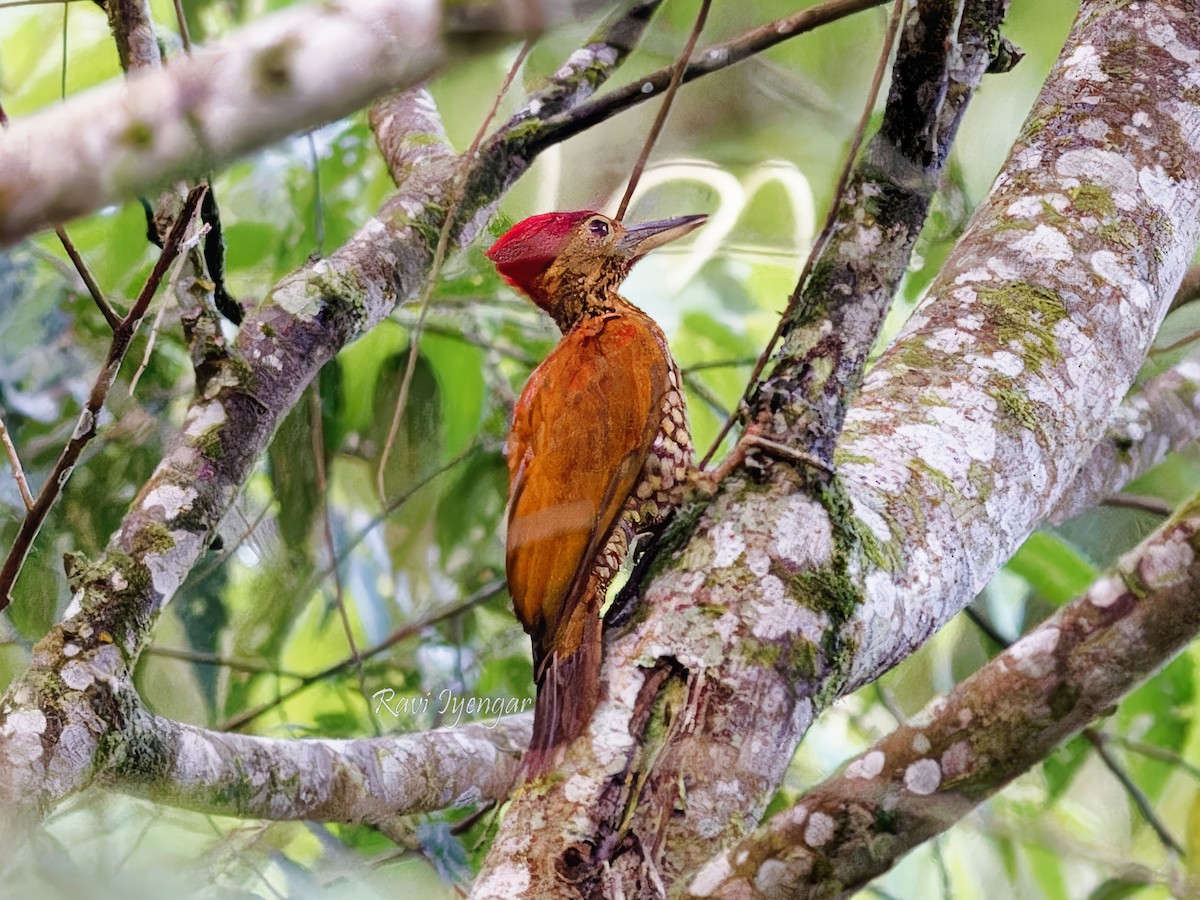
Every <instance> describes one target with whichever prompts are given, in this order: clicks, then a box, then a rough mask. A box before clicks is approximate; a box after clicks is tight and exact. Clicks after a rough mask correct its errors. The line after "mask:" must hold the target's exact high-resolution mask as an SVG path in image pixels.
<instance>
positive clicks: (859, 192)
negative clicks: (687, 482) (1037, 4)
mask: <svg viewBox="0 0 1200 900" xmlns="http://www.w3.org/2000/svg"><path fill="white" fill-rule="evenodd" d="M1007 10H1008V3H1007V2H990V3H985V4H966V3H963V2H962V0H960V2H958V3H957V4H946V3H942V2H940V0H923V2H919V3H918V4H917V6H916V9H915V12H914V13H913V14H910V15H909V17H908V18H907V20H906V23H905V26H904V34H903V37H902V39H901V43H900V47H899V49H898V51H897V54H896V62H895V65H894V70H893V72H894V74H893V77H892V86H891V91H890V93H889V95H888V100H887V107H886V109H885V111H884V117H883V122H882V124H881V126H880V129H879V133H878V134H876V135H875V137H874V138H873V139H872V140H871V142H870V144H869V145H868V148H867V151H866V154H865V156H864V158H863V159H862V161H861V162H860V163H859V165H858V166H857V167H856V169H855V171H854V174H853V176H852V178H851V180H850V183H849V185H848V187H847V190H846V192H845V194H844V195H843V198H842V201H841V208H840V209H839V210H838V212H837V217H836V225H835V227H834V229H833V231H832V233H831V234H830V236H829V239H828V241H827V242H826V243H825V244H824V246H823V247H822V248H821V251H820V256H819V258H818V259H817V260H816V262H815V263H814V264H813V266H812V269H811V276H810V277H809V278H808V280H807V281H806V282H805V283H803V284H801V285H798V286H797V290H796V293H794V294H793V296H792V298H791V299H790V301H789V303H788V309H787V311H786V312H785V313H784V316H783V319H782V321H781V322H780V327H779V332H778V333H779V334H780V335H781V336H783V337H784V338H785V343H784V345H783V347H782V349H781V351H780V352H779V354H778V356H777V358H776V360H775V368H774V371H773V372H772V373H771V375H770V377H769V378H768V379H767V380H766V381H765V382H764V383H763V384H762V385H760V386H752V387H757V390H756V391H755V393H754V394H753V395H752V396H751V397H750V398H749V400H750V404H751V415H752V418H753V419H754V420H755V421H757V423H758V425H759V426H760V427H761V428H762V429H764V430H765V431H766V432H767V435H768V436H769V437H774V438H775V439H776V440H779V441H783V442H792V443H795V444H796V445H797V446H800V447H803V448H804V449H806V450H808V451H809V452H810V453H813V454H814V455H815V456H816V457H817V458H818V459H820V460H822V462H824V463H825V464H826V465H828V466H832V463H833V448H834V443H835V442H836V440H837V437H838V435H839V434H840V433H841V428H842V422H843V420H844V418H845V415H846V410H847V409H848V408H849V405H850V402H851V400H852V399H853V398H854V396H855V394H856V393H857V392H858V386H859V384H860V383H861V380H862V375H863V370H864V368H865V366H866V360H867V354H868V353H869V352H870V350H871V347H872V346H873V344H874V343H875V339H876V337H878V335H879V329H880V327H882V325H883V320H884V317H885V316H886V315H887V311H888V309H889V308H890V306H891V301H892V298H893V297H894V296H895V294H896V291H897V290H898V289H899V286H900V281H901V279H902V278H903V277H904V274H905V272H906V271H907V268H908V262H909V259H910V257H911V255H912V248H913V245H914V244H915V243H916V240H917V236H918V234H919V233H920V230H921V226H922V225H923V224H924V222H925V216H926V213H927V212H928V210H929V202H930V199H931V197H932V196H933V192H934V190H935V189H936V188H937V186H938V183H939V180H940V178H941V175H942V172H943V170H944V168H945V163H946V159H947V157H948V154H949V150H950V146H951V144H952V142H953V140H954V136H955V134H956V133H957V132H958V126H959V123H960V122H961V121H962V116H963V113H964V112H965V111H966V104H967V101H968V100H969V99H970V97H971V95H972V93H973V92H974V90H975V88H976V87H977V86H978V85H979V83H980V82H981V81H982V79H983V75H984V73H985V72H986V71H987V70H988V68H989V66H990V65H991V62H992V58H993V57H992V54H991V51H990V49H989V48H992V47H994V46H995V43H996V40H997V34H998V30H999V27H1000V23H1001V22H1002V21H1003V19H1004V16H1005V14H1006V12H1007ZM929 98H937V99H936V100H933V101H931V100H930V99H929Z"/></svg>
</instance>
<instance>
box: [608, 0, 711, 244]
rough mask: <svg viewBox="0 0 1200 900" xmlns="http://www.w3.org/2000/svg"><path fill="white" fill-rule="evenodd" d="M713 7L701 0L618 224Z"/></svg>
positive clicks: (635, 166)
mask: <svg viewBox="0 0 1200 900" xmlns="http://www.w3.org/2000/svg"><path fill="white" fill-rule="evenodd" d="M711 6H712V0H700V12H699V13H697V14H696V21H695V22H694V23H693V24H692V33H691V34H689V35H688V39H687V43H686V44H684V47H683V52H682V53H681V54H679V60H678V61H677V62H676V63H675V69H674V71H673V72H672V73H671V81H670V83H669V84H668V85H667V92H666V93H665V94H664V95H663V102H662V105H660V106H659V108H658V115H656V116H655V117H654V124H653V125H651V126H650V133H649V134H647V135H646V140H645V142H644V143H643V144H642V152H641V153H640V154H639V155H638V158H637V162H635V163H634V164H633V171H632V172H630V173H629V184H628V185H626V187H625V196H623V197H622V198H621V203H620V205H619V206H618V207H617V214H616V215H615V216H613V218H614V219H616V220H617V221H618V222H620V221H621V220H622V219H624V218H625V213H626V211H627V210H628V209H629V202H630V200H632V199H633V192H634V191H635V190H637V186H638V182H639V181H640V180H641V178H642V170H643V169H645V168H646V161H647V160H648V159H649V158H650V151H651V150H652V149H653V148H654V142H655V141H657V140H658V136H659V134H660V133H661V132H662V129H663V125H665V124H666V121H667V116H668V115H669V114H670V112H671V106H672V104H673V103H674V102H675V93H676V92H677V91H678V90H679V85H680V84H682V83H683V73H684V72H685V71H686V70H687V65H688V63H689V62H690V61H691V59H692V51H693V50H695V49H696V41H698V40H699V39H700V32H701V31H703V30H704V23H705V22H706V21H707V20H708V10H709V8H710V7H711Z"/></svg>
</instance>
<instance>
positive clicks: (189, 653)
mask: <svg viewBox="0 0 1200 900" xmlns="http://www.w3.org/2000/svg"><path fill="white" fill-rule="evenodd" d="M146 652H147V653H149V654H150V655H151V656H161V657H162V658H163V659H177V660H180V661H182V662H190V663H195V664H196V665H200V666H219V667H221V668H224V669H232V670H234V671H235V672H252V673H254V674H258V675H276V676H278V677H280V678H303V677H304V676H303V675H300V674H298V673H296V672H291V671H289V670H287V669H280V668H279V667H278V666H275V665H273V664H271V663H269V662H267V661H265V660H261V659H237V658H235V657H232V656H222V655H221V654H219V653H206V652H204V651H203V650H188V649H185V648H183V647H148V648H147V649H146Z"/></svg>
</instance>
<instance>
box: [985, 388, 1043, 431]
mask: <svg viewBox="0 0 1200 900" xmlns="http://www.w3.org/2000/svg"><path fill="white" fill-rule="evenodd" d="M987 394H988V396H989V397H991V398H992V399H993V400H995V401H996V402H997V403H998V404H1000V408H1001V409H1003V410H1004V411H1005V412H1006V413H1008V414H1009V416H1011V417H1012V418H1013V419H1015V420H1016V421H1017V424H1019V425H1020V426H1021V427H1022V428H1024V429H1026V430H1028V431H1036V430H1037V427H1038V413H1037V404H1036V403H1034V402H1033V401H1032V400H1030V399H1029V398H1028V397H1026V396H1025V395H1024V394H1022V393H1020V392H1019V391H1015V390H1012V389H1011V388H1002V387H998V386H995V385H993V386H991V387H989V388H988V389H987Z"/></svg>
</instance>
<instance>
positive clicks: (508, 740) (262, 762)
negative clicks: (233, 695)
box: [105, 711, 532, 823]
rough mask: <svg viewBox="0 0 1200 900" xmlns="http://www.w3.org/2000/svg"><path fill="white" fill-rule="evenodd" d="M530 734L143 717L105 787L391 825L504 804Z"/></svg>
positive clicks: (247, 811) (178, 802)
mask: <svg viewBox="0 0 1200 900" xmlns="http://www.w3.org/2000/svg"><path fill="white" fill-rule="evenodd" d="M531 730H532V719H531V717H530V716H529V715H522V716H512V717H503V718H501V717H499V716H498V717H497V718H496V720H495V721H490V722H489V723H488V724H473V725H461V726H458V727H455V728H446V729H441V730H438V731H427V732H422V733H420V734H409V735H390V736H388V737H383V738H362V739H357V740H301V739H277V738H264V737H254V736H249V735H241V734H229V733H222V732H217V731H209V730H206V729H203V728H197V727H195V726H192V725H184V724H180V723H179V722H175V721H173V720H170V719H165V718H163V717H161V716H154V715H151V714H150V713H147V712H145V711H140V712H139V713H138V714H137V715H135V716H134V717H133V719H132V721H131V722H130V727H129V729H128V731H127V732H126V733H125V734H124V735H123V736H122V738H123V740H124V742H125V743H126V745H127V746H128V747H130V748H133V749H132V750H131V751H129V752H127V753H125V754H123V755H122V756H121V757H120V758H119V759H115V760H114V761H113V766H112V768H111V769H110V770H109V771H107V772H106V775H105V777H106V783H108V784H110V786H112V787H114V788H117V789H119V790H123V791H126V792H128V793H131V794H136V795H139V796H144V797H148V798H150V799H152V800H155V801H157V802H160V803H169V804H172V805H175V806H183V807H187V808H188V809H194V810H199V811H202V812H209V813H214V814H217V815H225V816H246V817H249V818H262V819H312V820H314V821H319V822H368V823H374V822H385V821H388V820H390V819H392V818H394V817H395V816H397V815H411V814H413V813H418V812H433V811H435V810H440V809H449V808H453V807H461V806H469V805H475V804H479V803H482V802H485V801H488V800H495V801H502V800H504V799H505V798H506V797H507V796H508V793H509V792H510V791H511V789H512V785H513V781H514V780H515V779H516V777H517V768H518V765H519V762H520V758H521V754H522V752H523V751H524V749H525V747H526V746H527V745H528V743H529V735H530V732H531Z"/></svg>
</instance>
